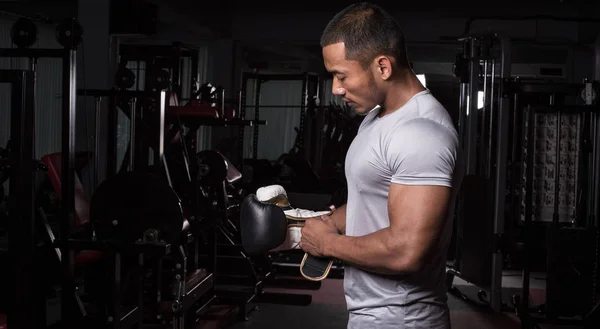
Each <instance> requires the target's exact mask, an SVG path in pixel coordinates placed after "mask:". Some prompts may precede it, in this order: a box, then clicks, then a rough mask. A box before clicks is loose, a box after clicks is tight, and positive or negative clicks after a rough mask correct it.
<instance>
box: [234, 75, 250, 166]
mask: <svg viewBox="0 0 600 329" xmlns="http://www.w3.org/2000/svg"><path fill="white" fill-rule="evenodd" d="M247 91H248V77H247V75H246V73H245V72H244V73H242V86H241V88H240V99H239V102H240V105H239V108H238V111H239V114H238V118H239V119H240V120H245V119H246V92H247ZM245 130H246V127H244V126H243V125H241V126H240V128H239V132H238V135H239V136H238V157H239V159H238V161H237V165H238V168H243V166H244V135H245V132H246V131H245Z"/></svg>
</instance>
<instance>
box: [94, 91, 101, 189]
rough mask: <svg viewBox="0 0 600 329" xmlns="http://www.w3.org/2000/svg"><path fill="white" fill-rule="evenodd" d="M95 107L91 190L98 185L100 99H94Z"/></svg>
mask: <svg viewBox="0 0 600 329" xmlns="http://www.w3.org/2000/svg"><path fill="white" fill-rule="evenodd" d="M95 100H96V106H95V109H94V111H95V113H94V114H95V117H96V118H95V120H94V169H95V171H96V172H95V173H94V184H93V188H96V187H97V186H98V184H99V183H100V157H99V156H98V154H100V126H101V125H100V120H101V118H100V114H101V113H102V97H101V96H99V97H96V99H95Z"/></svg>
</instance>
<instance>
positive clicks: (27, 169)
mask: <svg viewBox="0 0 600 329" xmlns="http://www.w3.org/2000/svg"><path fill="white" fill-rule="evenodd" d="M0 77H1V78H0V81H1V82H5V83H12V95H11V141H12V143H13V144H12V148H11V152H10V159H11V167H12V168H13V169H12V172H11V176H10V183H9V184H10V187H9V188H10V194H9V199H8V200H9V203H10V204H11V205H12V206H11V207H9V214H10V218H11V220H10V221H9V223H8V225H9V226H8V229H9V236H8V237H9V247H8V251H9V255H10V259H11V264H12V266H10V267H9V268H8V270H10V271H13V280H11V290H12V292H13V293H12V296H10V297H9V299H8V300H10V303H9V309H8V318H7V320H8V325H10V326H11V328H17V329H21V328H23V329H24V328H35V327H37V326H39V323H38V322H42V323H43V324H45V321H40V319H38V317H44V320H45V316H46V314H45V312H44V313H43V314H41V313H42V311H43V309H42V308H41V303H40V301H39V299H40V298H39V297H40V296H39V294H38V291H37V290H36V284H35V282H36V280H38V279H37V277H38V276H37V275H35V274H36V273H37V271H39V269H37V268H36V267H35V261H34V260H35V259H34V257H35V250H36V235H35V212H34V211H35V191H34V188H35V187H34V171H35V168H34V166H33V159H34V157H35V153H34V152H35V139H34V137H35V130H34V129H35V115H34V114H35V108H34V105H35V104H34V101H35V100H34V97H33V94H34V75H33V72H31V71H3V72H2V75H1V76H0ZM44 302H45V300H44ZM32 305H33V306H34V309H33V311H32Z"/></svg>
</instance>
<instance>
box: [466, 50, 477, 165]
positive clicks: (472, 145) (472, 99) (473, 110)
mask: <svg viewBox="0 0 600 329" xmlns="http://www.w3.org/2000/svg"><path fill="white" fill-rule="evenodd" d="M476 41H477V40H476V39H475V38H472V39H470V53H469V75H470V76H469V84H468V87H467V89H468V90H467V95H468V96H467V106H466V109H467V111H466V117H465V119H466V127H465V128H466V129H465V131H466V133H467V136H466V141H465V142H466V167H467V168H466V174H467V175H475V174H477V162H478V161H477V123H478V113H477V93H478V91H479V58H478V55H477V46H476Z"/></svg>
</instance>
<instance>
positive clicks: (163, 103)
mask: <svg viewBox="0 0 600 329" xmlns="http://www.w3.org/2000/svg"><path fill="white" fill-rule="evenodd" d="M166 110H167V92H166V91H164V90H162V91H161V92H160V104H159V107H158V120H159V122H160V128H159V129H160V131H159V133H158V135H159V137H158V138H159V141H158V150H156V152H157V153H158V158H159V159H160V164H161V165H162V167H163V168H162V169H163V172H164V174H165V177H166V178H167V182H169V186H173V182H172V180H171V175H170V174H169V166H168V164H167V158H166V157H165V113H166Z"/></svg>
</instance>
